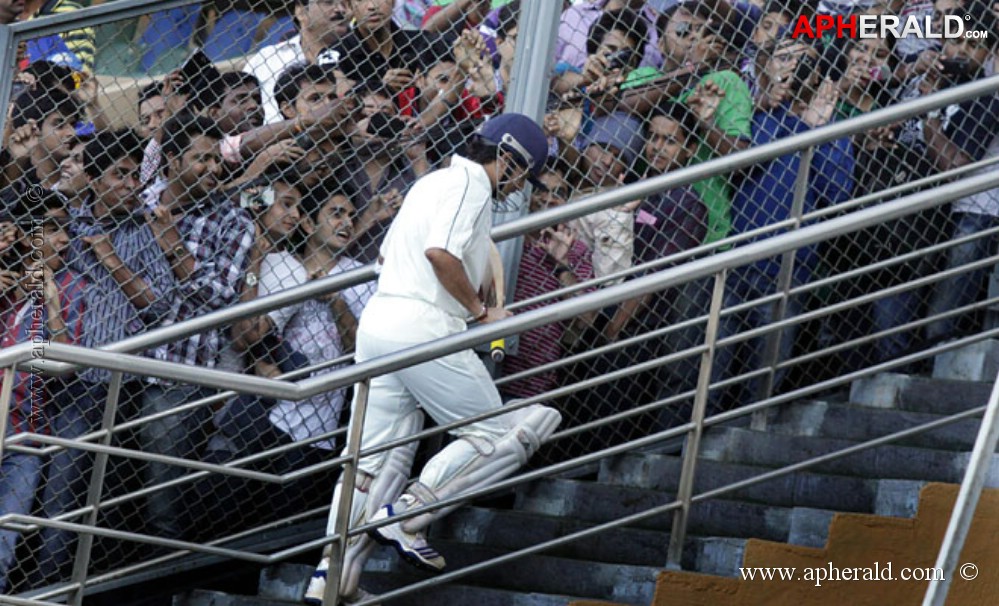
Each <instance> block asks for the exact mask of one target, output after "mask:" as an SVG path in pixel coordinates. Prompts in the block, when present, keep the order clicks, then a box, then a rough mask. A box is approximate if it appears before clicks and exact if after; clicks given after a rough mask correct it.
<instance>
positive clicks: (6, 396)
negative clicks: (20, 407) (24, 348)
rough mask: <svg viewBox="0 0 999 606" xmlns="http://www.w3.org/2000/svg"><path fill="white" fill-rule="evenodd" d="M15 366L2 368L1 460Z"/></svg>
mask: <svg viewBox="0 0 999 606" xmlns="http://www.w3.org/2000/svg"><path fill="white" fill-rule="evenodd" d="M16 368H17V367H16V366H11V367H10V368H7V369H5V370H4V373H3V384H2V385H0V460H3V443H4V439H6V437H7V419H8V418H9V417H10V398H11V394H13V393H14V377H16V376H17V370H16Z"/></svg>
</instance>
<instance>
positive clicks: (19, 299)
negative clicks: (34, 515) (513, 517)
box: [0, 186, 85, 593]
mask: <svg viewBox="0 0 999 606" xmlns="http://www.w3.org/2000/svg"><path fill="white" fill-rule="evenodd" d="M35 187H36V189H35V190H34V191H33V193H32V201H31V203H30V204H31V205H30V206H28V201H27V197H24V198H21V199H20V200H19V201H18V202H16V203H15V204H14V205H12V206H11V207H10V208H9V210H8V212H9V213H10V215H11V216H12V217H14V218H15V219H16V220H17V222H18V224H19V228H20V230H19V231H20V234H21V238H20V242H19V243H18V248H19V252H20V255H19V256H20V259H21V262H20V263H18V264H17V269H18V270H19V273H20V274H21V280H20V282H19V284H18V286H17V287H16V295H15V300H14V305H13V306H12V307H11V308H10V309H9V310H4V313H3V314H2V315H0V349H4V348H7V347H13V346H14V345H16V344H18V343H26V342H31V343H34V344H35V347H36V348H38V349H39V351H43V350H44V347H45V344H47V343H50V342H57V343H66V344H75V343H78V342H79V341H80V336H81V334H82V332H83V314H84V297H83V292H84V285H85V283H84V280H83V279H82V278H81V277H80V276H79V275H77V274H75V273H73V272H72V271H69V270H68V269H67V268H66V267H65V266H64V265H63V260H62V254H63V252H64V251H65V249H66V247H67V246H68V244H69V236H68V235H67V234H66V231H65V229H64V225H65V223H66V220H67V219H68V215H67V214H66V211H65V209H64V208H63V200H62V198H61V197H60V196H59V194H57V193H55V192H52V191H46V190H42V189H41V188H37V186H35ZM4 372H5V371H4ZM2 378H3V372H0V380H2ZM64 389H65V386H64V384H63V382H62V381H61V380H60V379H58V378H46V377H42V376H41V375H38V374H35V373H32V372H18V373H17V375H16V377H15V379H14V389H13V392H12V397H11V406H10V413H9V415H8V417H7V419H6V421H7V422H6V430H5V433H4V436H3V438H4V440H8V439H10V438H12V437H14V436H16V435H18V434H27V433H32V434H40V435H50V434H52V433H53V426H54V424H55V423H56V422H57V421H58V418H59V416H61V414H62V409H63V408H64V406H65V405H66V403H67V402H68V400H69V397H68V394H67V393H66V392H65V391H64ZM28 443H29V444H30V442H28ZM21 444H24V442H21ZM43 463H44V459H42V458H41V457H38V456H36V455H34V454H26V453H20V452H11V451H5V452H4V453H3V459H2V460H0V516H3V515H4V514H9V513H16V514H22V515H27V514H29V513H31V509H32V506H33V504H34V502H35V492H36V490H37V488H38V485H39V483H40V481H41V476H42V464H43ZM50 473H51V472H50ZM17 541H18V533H17V532H16V531H13V530H6V529H3V530H0V593H5V592H6V590H7V575H8V572H9V571H10V567H11V565H12V564H13V562H14V549H15V547H16V546H17Z"/></svg>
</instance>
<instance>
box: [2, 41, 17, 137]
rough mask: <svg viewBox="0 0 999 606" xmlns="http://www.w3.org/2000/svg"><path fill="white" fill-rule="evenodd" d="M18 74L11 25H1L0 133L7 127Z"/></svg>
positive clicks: (15, 45)
mask: <svg viewBox="0 0 999 606" xmlns="http://www.w3.org/2000/svg"><path fill="white" fill-rule="evenodd" d="M16 73H17V42H16V41H15V38H14V32H12V31H11V30H10V26H9V25H0V107H2V108H4V111H2V112H0V133H2V132H5V131H4V129H5V128H6V127H7V108H8V107H10V94H11V91H12V89H13V88H14V75H15V74H16Z"/></svg>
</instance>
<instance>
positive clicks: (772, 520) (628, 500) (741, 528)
mask: <svg viewBox="0 0 999 606" xmlns="http://www.w3.org/2000/svg"><path fill="white" fill-rule="evenodd" d="M673 499H674V496H673V495H672V494H668V493H665V492H662V491H658V490H648V489H643V488H634V487H629V486H614V485H610V484H602V483H594V482H573V481H569V480H557V481H546V482H538V483H534V484H531V485H528V486H523V487H520V488H518V489H517V506H516V508H517V509H518V510H520V511H524V512H531V513H538V514H543V515H548V516H555V517H569V518H576V519H579V520H585V521H588V522H607V521H610V520H615V519H619V518H621V517H623V516H627V515H631V514H634V513H639V512H641V511H645V510H648V509H651V508H653V507H656V506H660V505H664V504H667V503H670V502H671V501H673ZM790 514H791V510H790V509H789V508H786V507H776V506H767V505H761V504H758V503H744V502H739V501H728V500H724V499H715V500H711V501H705V502H702V503H698V504H697V505H696V506H695V507H693V508H692V509H691V514H690V525H689V528H688V533H689V534H691V535H697V536H713V537H736V538H749V537H756V538H761V539H769V540H773V541H784V540H786V539H787V533H788V528H789V527H790V517H791V516H790ZM672 523H673V514H672V512H667V513H664V514H660V515H657V516H653V517H652V518H649V519H646V520H643V521H642V522H640V523H638V524H636V525H635V526H636V527H639V528H649V529H658V530H669V529H670V528H671V526H672Z"/></svg>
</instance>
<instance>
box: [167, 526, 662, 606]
mask: <svg viewBox="0 0 999 606" xmlns="http://www.w3.org/2000/svg"><path fill="white" fill-rule="evenodd" d="M433 545H434V547H435V548H436V549H437V550H438V551H440V552H441V553H442V554H444V556H445V557H446V558H447V561H448V567H447V569H446V571H447V572H452V571H455V570H459V569H461V568H465V567H467V566H470V565H472V564H475V563H477V562H482V561H484V560H487V559H492V558H495V557H498V556H501V555H504V554H505V553H508V552H507V551H506V550H502V549H491V548H488V547H482V546H472V545H462V544H458V543H451V542H448V541H443V540H439V539H438V540H435V541H434V543H433ZM312 570H313V568H312V567H311V566H308V565H298V564H282V565H281V566H276V567H273V568H271V569H268V572H266V575H267V576H268V578H269V579H274V578H281V579H284V580H283V581H282V582H281V583H280V585H274V584H272V583H271V582H270V581H266V582H265V581H264V578H263V576H262V577H261V596H266V597H267V598H268V599H271V600H276V599H281V600H287V599H288V598H289V597H290V596H296V595H297V596H301V595H302V593H304V590H305V583H307V579H308V578H309V576H311V574H312ZM661 570H662V567H661V566H625V565H620V564H599V563H594V562H585V561H580V560H571V559H567V558H555V557H548V556H537V555H534V556H527V557H525V558H522V559H519V560H515V561H513V562H508V563H506V564H503V565H502V566H497V567H494V568H490V569H487V570H485V571H482V572H475V573H471V574H469V575H468V576H465V577H463V578H461V579H460V580H459V581H458V584H448V585H446V586H439V587H434V588H430V589H425V590H421V591H420V592H419V595H420V596H421V598H420V599H422V598H423V596H428V597H427V599H428V600H435V601H428V602H423V601H420V602H416V601H414V600H415V598H416V595H415V594H414V595H411V596H406V597H400V598H399V599H398V600H395V601H393V602H392V603H398V604H417V603H419V604H423V603H427V604H431V603H433V604H437V605H440V604H476V605H478V604H496V605H497V606H499V605H502V604H509V605H518V606H520V605H524V606H526V605H531V606H547V605H549V604H566V603H568V602H569V601H571V600H573V599H579V598H590V599H601V600H610V601H613V602H618V603H624V604H641V605H642V606H645V605H647V604H649V603H650V602H651V601H652V595H653V593H654V591H655V581H656V575H657V574H658V573H659V572H660V571H661ZM429 578H432V576H431V575H429V574H427V573H424V572H422V571H420V570H418V569H416V568H414V567H412V566H410V565H409V564H407V563H406V562H404V561H403V560H402V558H400V557H399V556H398V554H397V553H396V552H395V551H394V550H392V549H379V550H376V551H375V553H374V554H373V555H372V556H371V558H370V559H369V560H368V563H367V565H366V566H365V572H364V576H363V577H362V579H361V586H362V587H364V588H365V589H366V590H367V591H369V592H371V593H376V594H380V593H384V592H386V591H390V590H393V589H397V588H400V587H404V586H407V585H411V584H413V583H417V582H420V581H424V580H426V579H429ZM292 579H300V580H299V581H298V582H297V583H298V586H297V587H294V589H295V591H293V592H291V593H289V592H288V591H287V590H288V589H289V588H292V587H293V586H294V585H295V584H296V583H295V582H293V581H291V580H292ZM476 590H482V591H483V592H485V593H486V594H490V597H489V600H485V599H483V601H480V600H479V598H477V597H470V596H471V594H473V593H474V592H475V591H476ZM445 591H446V592H450V593H448V594H447V595H442V594H440V593H438V592H445ZM458 591H460V592H464V593H465V594H468V595H466V597H464V598H462V599H460V600H459V599H457V598H455V599H453V600H452V599H451V597H449V596H453V595H455V592H458ZM518 595H519V596H521V597H519V598H518V597H516V596H518ZM296 599H297V598H296ZM520 600H525V601H520ZM180 606H187V605H180ZM192 606H203V605H200V604H199V605H192ZM205 606H207V605H205ZM218 606H228V605H227V604H219V605H218ZM234 606H235V605H234ZM246 606H256V605H253V604H247V605H246ZM261 606H264V605H261ZM267 606H270V605H267Z"/></svg>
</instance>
